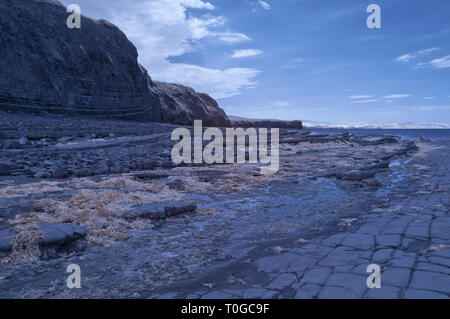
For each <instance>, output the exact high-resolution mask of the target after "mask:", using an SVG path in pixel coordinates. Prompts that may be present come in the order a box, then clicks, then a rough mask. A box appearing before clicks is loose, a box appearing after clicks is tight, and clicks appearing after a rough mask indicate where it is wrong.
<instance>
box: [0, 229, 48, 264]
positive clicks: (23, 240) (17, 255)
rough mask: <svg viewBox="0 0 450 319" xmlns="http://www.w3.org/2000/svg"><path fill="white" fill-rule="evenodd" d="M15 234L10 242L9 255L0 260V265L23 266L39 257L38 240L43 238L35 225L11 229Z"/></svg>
mask: <svg viewBox="0 0 450 319" xmlns="http://www.w3.org/2000/svg"><path fill="white" fill-rule="evenodd" d="M13 231H15V232H16V233H17V234H16V235H15V236H14V237H13V239H12V241H11V254H10V255H9V256H8V257H6V258H3V259H1V260H0V263H1V264H24V263H29V262H34V261H36V260H37V259H38V258H39V256H40V249H39V239H41V238H42V237H44V234H43V233H42V232H41V231H40V229H39V226H38V225H36V224H34V223H33V224H21V225H16V226H14V228H13Z"/></svg>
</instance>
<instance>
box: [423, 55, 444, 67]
mask: <svg viewBox="0 0 450 319" xmlns="http://www.w3.org/2000/svg"><path fill="white" fill-rule="evenodd" d="M425 64H430V65H431V66H433V67H434V68H435V69H446V68H450V55H447V56H444V57H442V58H439V59H434V60H431V61H430V62H427V63H421V64H419V65H425Z"/></svg>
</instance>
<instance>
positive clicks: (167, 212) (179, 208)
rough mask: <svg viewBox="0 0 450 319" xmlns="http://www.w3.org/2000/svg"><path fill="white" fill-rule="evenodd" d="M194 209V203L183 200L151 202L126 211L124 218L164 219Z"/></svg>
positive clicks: (195, 207)
mask: <svg viewBox="0 0 450 319" xmlns="http://www.w3.org/2000/svg"><path fill="white" fill-rule="evenodd" d="M196 209H197V206H196V205H195V204H192V203H189V202H184V201H175V202H169V201H167V202H159V203H151V204H147V205H143V206H139V207H137V208H136V209H134V210H133V211H131V212H129V213H127V214H126V215H125V216H124V218H125V219H131V220H132V219H136V218H148V219H165V218H167V217H173V216H177V215H180V214H183V213H187V212H193V211H195V210H196Z"/></svg>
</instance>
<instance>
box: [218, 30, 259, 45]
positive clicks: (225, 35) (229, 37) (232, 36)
mask: <svg viewBox="0 0 450 319" xmlns="http://www.w3.org/2000/svg"><path fill="white" fill-rule="evenodd" d="M211 36H213V37H217V39H218V40H220V41H222V42H226V43H239V42H244V41H250V40H251V38H250V37H248V36H246V35H245V34H243V33H235V32H219V33H218V32H215V33H211Z"/></svg>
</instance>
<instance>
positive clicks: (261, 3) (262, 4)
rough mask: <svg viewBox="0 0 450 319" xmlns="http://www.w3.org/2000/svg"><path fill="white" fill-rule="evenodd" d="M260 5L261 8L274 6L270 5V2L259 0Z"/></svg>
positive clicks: (267, 8) (266, 8) (268, 8)
mask: <svg viewBox="0 0 450 319" xmlns="http://www.w3.org/2000/svg"><path fill="white" fill-rule="evenodd" d="M258 3H259V5H260V6H261V8H263V9H264V10H270V9H271V8H272V7H271V6H270V4H268V3H267V2H265V1H262V0H259V1H258Z"/></svg>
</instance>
